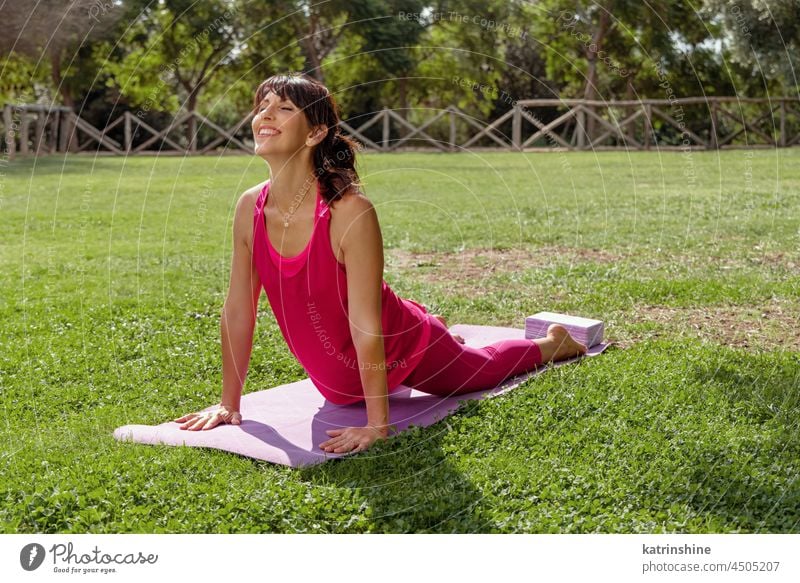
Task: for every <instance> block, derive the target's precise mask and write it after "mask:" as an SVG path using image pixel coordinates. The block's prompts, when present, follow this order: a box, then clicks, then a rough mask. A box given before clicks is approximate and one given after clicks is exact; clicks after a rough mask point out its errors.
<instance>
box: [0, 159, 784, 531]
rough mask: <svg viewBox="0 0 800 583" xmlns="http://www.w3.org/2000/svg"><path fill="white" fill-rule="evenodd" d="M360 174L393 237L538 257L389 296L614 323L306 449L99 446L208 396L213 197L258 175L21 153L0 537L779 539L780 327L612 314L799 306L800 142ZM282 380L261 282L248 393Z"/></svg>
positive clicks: (218, 240)
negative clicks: (572, 348)
mask: <svg viewBox="0 0 800 583" xmlns="http://www.w3.org/2000/svg"><path fill="white" fill-rule="evenodd" d="M360 169H361V173H362V178H363V179H364V180H365V182H366V187H365V190H366V192H367V194H368V196H369V197H370V198H371V199H372V200H373V202H374V203H375V204H376V206H377V209H378V213H379V218H380V221H381V227H382V231H383V235H384V244H385V247H386V248H387V253H391V250H392V249H403V250H405V251H442V252H445V251H459V250H461V249H470V248H485V249H488V248H493V249H516V250H519V249H523V250H529V251H530V257H536V258H537V261H538V262H537V263H536V265H534V262H533V261H531V264H530V265H526V264H524V263H520V265H519V266H518V267H517V268H516V269H513V270H509V269H504V270H498V271H497V272H491V271H488V270H487V272H486V273H485V275H483V276H482V277H481V278H480V279H479V280H478V281H475V282H474V285H473V287H470V285H469V284H470V282H465V283H466V284H467V285H466V287H464V286H462V287H461V288H459V290H466V291H459V292H458V293H456V292H454V291H453V288H452V287H451V286H448V285H447V282H446V278H445V277H443V279H445V281H440V282H436V281H435V280H430V279H426V278H423V277H415V274H417V273H418V274H423V273H425V274H430V273H432V272H433V273H435V272H436V271H437V270H441V273H442V275H443V276H448V277H449V276H450V274H451V273H456V272H457V266H455V267H454V266H452V265H439V266H436V265H434V266H422V267H419V268H417V269H418V271H414V270H411V271H408V272H403V273H402V274H400V273H397V272H393V271H392V270H389V269H387V273H386V274H385V277H386V279H387V281H389V282H390V284H391V285H392V287H393V288H394V289H395V290H396V291H397V292H398V293H399V294H401V295H403V296H405V297H413V298H414V299H417V300H420V301H423V302H425V303H426V304H428V305H429V306H431V307H432V308H433V309H434V311H435V312H436V313H441V314H444V315H445V316H447V317H448V321H449V323H450V324H452V323H457V322H464V323H476V324H498V325H515V326H519V327H521V326H522V324H523V318H524V316H525V315H527V314H532V313H534V312H536V311H540V310H550V311H562V312H570V313H576V314H581V315H586V316H589V317H599V318H602V319H604V320H605V321H606V322H607V337H608V338H610V339H612V340H613V339H617V338H628V339H634V340H635V342H632V343H631V345H630V346H629V347H628V348H625V349H624V350H623V349H619V348H617V349H614V348H611V349H609V350H608V351H607V352H606V353H605V354H604V355H603V356H602V357H598V358H593V359H588V360H585V361H582V362H581V363H579V364H578V365H576V366H565V367H559V368H556V369H553V370H550V371H548V372H547V373H546V374H543V375H541V376H538V377H535V378H534V379H531V380H530V381H528V382H526V383H525V384H524V385H522V386H521V387H519V388H517V389H515V390H514V391H512V392H510V393H508V394H506V395H504V396H502V397H499V398H496V399H488V400H484V401H478V402H468V403H466V404H465V405H464V406H463V407H462V409H460V410H459V411H458V412H457V413H456V414H454V415H452V416H450V417H448V418H447V419H446V420H444V421H442V422H440V423H438V424H436V425H434V426H431V427H427V428H414V429H412V430H409V431H408V432H404V433H402V434H400V435H398V436H397V437H394V438H392V439H390V440H388V441H386V442H381V443H378V444H376V445H375V446H373V447H372V448H370V449H369V450H368V451H367V452H364V453H363V454H359V455H356V456H353V457H350V458H348V459H342V460H336V461H333V462H329V463H326V464H322V465H320V466H316V467H312V468H306V469H299V470H295V469H290V468H286V467H282V466H276V465H273V464H269V463H265V462H260V461H257V460H252V459H249V458H245V457H241V456H237V455H232V454H228V453H225V452H220V451H214V450H210V449H197V448H177V447H168V446H148V445H136V444H121V443H119V442H117V441H116V440H114V438H113V437H112V432H113V430H114V428H116V427H118V426H120V425H124V424H128V423H146V424H158V423H162V422H164V421H167V420H170V419H173V418H175V417H177V416H178V415H181V414H183V413H186V412H188V411H191V410H196V409H199V408H202V407H205V406H207V405H209V404H212V403H214V402H216V401H217V400H218V398H219V395H220V382H221V371H220V354H219V352H220V351H219V312H220V309H221V306H222V302H223V300H224V294H225V292H226V289H227V283H228V270H229V259H230V251H231V244H230V229H231V221H232V213H233V208H234V205H235V202H236V200H237V198H238V195H239V193H241V192H242V191H243V190H244V189H245V188H247V187H250V186H252V185H253V184H255V183H257V182H259V181H261V180H263V179H265V178H266V170H267V167H266V165H265V164H264V163H263V161H261V160H260V159H258V158H249V157H225V158H218V159H214V158H195V159H180V158H173V157H163V158H160V159H159V158H130V159H127V160H124V159H120V158H112V157H102V158H97V159H93V158H91V157H88V156H79V157H70V158H68V159H67V160H66V161H65V160H64V159H62V158H55V157H52V158H43V159H39V160H32V159H28V160H22V161H18V162H15V163H14V164H12V165H11V166H9V167H5V168H3V172H4V175H3V176H2V179H1V180H0V185H1V186H2V190H0V197H2V198H1V199H0V209H2V215H0V241H2V248H1V249H0V261H1V262H2V274H3V279H2V294H1V295H0V315H1V317H2V323H3V325H2V329H0V334H1V335H2V336H0V340H1V341H2V350H1V351H0V383H2V384H1V385H0V389H1V390H2V404H3V415H4V420H5V423H4V424H3V425H2V428H1V429H0V432H1V433H2V442H3V453H2V457H1V458H0V459H2V465H1V466H0V470H1V471H2V478H0V496H2V500H3V504H2V507H0V517H1V518H2V532H4V533H13V532H43V533H57V532H58V533H67V532H70V533H78V532H80V533H84V532H93V533H112V532H114V533H116V532H172V533H179V532H180V533H188V532H535V533H551V532H552V533H555V532H570V533H578V532H626V533H642V532H649V533H652V532H658V533H665V532H693V533H696V532H726V533H731V532H740V533H743V532H781V533H789V532H795V533H796V532H800V483H798V474H800V440H798V435H799V432H798V420H800V403H799V402H798V400H799V399H800V397H799V396H798V395H799V394H800V366H799V365H800V358H799V357H798V349H797V346H796V344H791V343H789V342H788V341H786V340H785V339H784V338H781V337H780V336H772V337H765V338H764V341H763V344H762V345H758V344H757V345H755V346H752V347H751V348H749V349H747V350H743V349H739V348H733V347H731V346H728V345H726V343H725V342H724V341H714V340H709V339H708V335H703V334H698V333H697V331H696V330H688V329H687V330H683V329H681V328H680V327H677V326H674V325H672V326H670V325H668V324H667V323H659V322H641V321H639V322H636V321H634V320H633V319H632V318H631V317H630V315H631V312H632V310H633V308H634V307H637V306H660V307H672V308H676V309H681V310H684V309H685V310H693V309H705V308H709V309H710V308H714V307H720V306H728V307H732V308H733V309H741V310H743V313H744V311H745V310H747V311H748V312H747V313H751V312H752V310H753V309H755V313H758V312H759V307H760V306H763V305H765V304H766V303H768V302H770V301H773V300H781V301H784V302H788V304H787V305H789V306H790V307H792V308H793V309H794V310H795V311H794V314H800V302H798V297H800V293H799V292H800V275H798V266H800V253H798V249H800V231H799V229H800V224H798V217H800V194H799V193H800V151H798V150H783V151H778V152H776V151H765V150H760V151H751V152H747V151H736V152H723V153H720V154H717V153H700V152H695V153H692V154H691V156H687V155H684V154H681V153H662V154H659V153H644V152H637V153H631V154H619V153H600V154H591V153H579V154H558V153H550V154H524V155H523V154H501V153H497V154H472V153H465V154H461V155H429V154H427V155H426V154H394V155H366V156H362V158H361V166H360ZM541 248H551V249H552V248H557V249H571V250H580V249H594V250H602V251H605V252H608V253H612V254H617V255H620V256H622V257H624V258H623V259H620V260H616V261H601V260H591V259H589V260H587V261H582V262H581V261H575V260H574V259H570V258H568V257H567V256H566V255H564V256H562V255H561V254H559V253H551V254H550V255H549V256H547V257H544V258H542V257H541V256H540V255H539V254H538V252H537V250H538V249H541ZM542 261H544V263H543V264H542ZM714 325H715V322H713V321H710V322H708V323H707V324H706V328H713V326H714ZM711 332H713V330H711ZM709 334H710V333H709ZM710 335H711V336H713V334H710ZM303 376H304V375H303V369H302V367H301V366H300V365H299V364H298V363H297V362H296V361H294V359H293V357H292V356H291V353H290V352H289V351H288V348H287V347H286V345H285V343H284V342H283V339H282V337H281V335H280V331H279V330H278V328H277V325H276V324H275V321H274V317H273V316H272V314H271V312H270V311H269V305H268V303H267V302H266V299H265V298H264V297H263V296H262V301H261V305H260V316H259V325H258V328H257V330H256V338H255V344H254V349H253V355H252V360H251V367H250V371H249V375H248V379H247V384H246V386H245V392H250V391H254V390H259V389H264V388H267V387H270V386H274V385H278V384H282V383H286V382H290V381H293V380H297V379H300V378H302V377H303Z"/></svg>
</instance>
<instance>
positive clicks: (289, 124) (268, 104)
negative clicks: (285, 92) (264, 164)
mask: <svg viewBox="0 0 800 583" xmlns="http://www.w3.org/2000/svg"><path fill="white" fill-rule="evenodd" d="M251 126H252V128H253V139H254V140H255V144H256V146H255V154H256V155H257V156H261V157H262V158H266V157H268V156H270V155H291V154H294V153H295V152H297V151H298V150H299V149H301V148H303V147H305V146H307V144H306V140H307V139H308V138H309V126H308V121H307V120H306V116H305V114H304V113H303V112H302V111H301V110H300V108H299V107H297V106H296V105H295V104H294V103H292V102H291V101H290V100H289V99H286V100H281V98H280V97H279V96H278V95H277V94H275V93H273V92H272V91H269V92H268V93H267V94H266V95H265V96H264V99H263V100H262V101H261V104H260V105H259V106H258V109H256V113H255V115H254V116H253V121H252V122H251Z"/></svg>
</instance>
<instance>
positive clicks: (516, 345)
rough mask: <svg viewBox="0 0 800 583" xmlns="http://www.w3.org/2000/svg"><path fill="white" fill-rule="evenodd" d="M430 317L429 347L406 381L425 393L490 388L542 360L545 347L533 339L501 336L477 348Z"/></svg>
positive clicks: (538, 363)
mask: <svg viewBox="0 0 800 583" xmlns="http://www.w3.org/2000/svg"><path fill="white" fill-rule="evenodd" d="M430 321H431V339H430V342H429V344H428V348H427V349H426V350H425V354H424V355H423V357H422V360H421V361H420V362H419V364H418V365H417V366H416V367H415V368H414V370H413V371H411V374H410V375H409V376H408V377H406V379H405V380H404V381H403V384H404V385H406V386H409V387H413V388H415V389H417V390H419V391H422V392H424V393H431V394H434V395H441V396H450V395H458V394H461V393H469V392H471V391H477V390H481V389H491V388H493V387H496V386H497V385H499V384H500V383H501V382H503V381H504V380H505V379H507V378H508V377H511V376H516V375H518V374H521V373H523V372H528V371H530V370H533V369H534V368H536V367H537V366H538V365H540V364H541V363H542V351H541V349H540V348H539V345H538V344H536V343H535V342H534V341H533V340H528V339H519V340H500V341H498V342H494V343H492V344H489V345H488V346H484V347H483V348H474V347H471V346H467V345H466V344H461V343H460V342H458V341H457V340H456V339H455V338H453V336H452V335H451V334H450V331H449V330H448V329H447V327H445V325H444V324H442V323H441V322H440V321H439V320H437V319H436V318H434V317H431V318H430Z"/></svg>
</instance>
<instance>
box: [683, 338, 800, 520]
mask: <svg viewBox="0 0 800 583" xmlns="http://www.w3.org/2000/svg"><path fill="white" fill-rule="evenodd" d="M798 364H800V360H798V355H797V354H794V353H790V352H785V351H776V352H769V353H760V354H749V353H747V352H744V351H738V350H730V349H727V348H721V349H720V350H719V351H718V352H716V353H715V354H713V355H711V357H710V358H709V359H707V360H706V361H704V362H702V363H700V364H695V365H693V367H692V368H693V374H694V382H695V383H697V384H698V385H699V386H703V387H704V388H706V389H707V390H709V391H711V392H712V393H713V392H716V393H718V395H719V396H720V397H721V398H720V399H719V402H720V403H727V404H728V405H729V409H728V414H729V415H730V416H731V417H732V419H731V420H730V421H729V422H728V423H729V425H730V431H729V432H726V433H725V434H724V435H721V436H719V435H717V434H716V433H715V432H714V431H713V430H712V431H711V432H710V433H709V434H708V437H707V439H705V440H704V441H703V443H696V444H693V447H692V448H691V449H687V450H686V452H685V455H686V458H687V459H686V461H687V465H688V467H690V468H691V470H690V471H688V472H687V474H688V484H689V486H687V488H686V491H684V492H681V493H679V494H678V496H677V498H678V499H679V500H681V501H683V502H685V503H687V504H689V505H690V506H691V507H693V508H694V509H696V511H697V512H698V513H701V514H707V515H708V517H709V520H710V521H713V522H716V521H720V523H721V524H725V525H726V530H727V526H734V527H735V528H737V529H739V531H740V532H761V533H766V532H770V533H790V532H794V533H796V532H799V530H798V529H799V528H800V510H798V509H800V480H799V479H798V460H800V440H799V439H798V435H799V432H798V424H800V407H798V403H800V366H798ZM734 438H735V439H734Z"/></svg>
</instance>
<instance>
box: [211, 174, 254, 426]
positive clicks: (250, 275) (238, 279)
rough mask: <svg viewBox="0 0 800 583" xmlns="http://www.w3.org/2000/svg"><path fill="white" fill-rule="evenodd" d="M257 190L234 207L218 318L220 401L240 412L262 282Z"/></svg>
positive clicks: (249, 192) (251, 191) (247, 193)
mask: <svg viewBox="0 0 800 583" xmlns="http://www.w3.org/2000/svg"><path fill="white" fill-rule="evenodd" d="M258 190H259V189H258V187H256V188H254V189H251V190H249V191H247V192H245V193H244V194H243V195H242V196H241V197H240V198H239V201H238V202H237V204H236V213H235V215H234V219H233V257H232V260H231V274H230V283H229V286H228V296H227V297H226V299H225V304H224V306H223V308H222V314H221V317H220V336H221V347H222V399H221V400H220V405H225V406H227V407H229V408H230V409H231V410H233V411H238V410H239V404H240V400H241V397H242V387H243V386H244V381H245V377H246V376H247V369H248V366H249V364H250V354H251V351H252V348H253V331H254V330H255V324H256V314H257V310H258V298H259V296H260V294H261V280H260V279H259V277H258V272H257V271H256V269H255V264H254V263H253V261H252V240H253V233H252V231H253V208H254V206H255V200H256V197H257V195H258Z"/></svg>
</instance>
